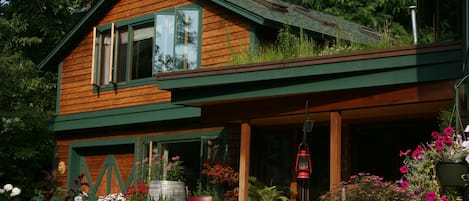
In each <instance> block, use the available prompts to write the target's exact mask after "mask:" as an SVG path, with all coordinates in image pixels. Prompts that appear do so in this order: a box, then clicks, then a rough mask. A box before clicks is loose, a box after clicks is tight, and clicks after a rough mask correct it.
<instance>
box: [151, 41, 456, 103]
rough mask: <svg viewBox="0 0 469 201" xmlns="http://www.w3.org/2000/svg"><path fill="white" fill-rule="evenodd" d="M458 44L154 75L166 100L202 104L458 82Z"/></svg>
mask: <svg viewBox="0 0 469 201" xmlns="http://www.w3.org/2000/svg"><path fill="white" fill-rule="evenodd" d="M461 61H462V54H461V45H460V43H445V44H433V45H427V46H406V47H396V48H386V49H378V50H372V51H364V52H355V53H349V54H341V55H332V56H318V57H309V58H302V59H293V60H285V61H279V62H268V63H258V64H247V65H237V66H226V67H220V68H212V69H198V70H191V71H179V72H169V73H160V74H158V75H157V80H158V88H160V89H164V90H169V91H171V92H172V102H173V103H174V104H183V105H190V106H204V105H212V104H219V103H225V102H236V101H243V100H253V99H261V98H269V97H277V96H289V95H295V94H305V93H316V92H324V91H334V90H344V89H356V88H364V87H378V86H389V85H398V84H408V83H421V82H430V81H438V80H453V79H457V78H460V77H461V76H462V75H463V72H462V62H461Z"/></svg>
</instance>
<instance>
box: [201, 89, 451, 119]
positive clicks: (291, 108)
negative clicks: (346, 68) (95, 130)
mask: <svg viewBox="0 0 469 201" xmlns="http://www.w3.org/2000/svg"><path fill="white" fill-rule="evenodd" d="M453 87H454V82H453V81H447V80H445V81H439V82H430V83H424V84H422V83H421V84H409V85H399V86H385V87H375V88H363V89H353V90H340V91H328V92H319V93H314V94H308V95H304V94H302V95H297V96H282V97H274V98H269V99H261V100H251V101H240V102H233V103H224V104H217V105H208V106H204V107H202V118H203V120H205V121H231V120H242V119H255V118H263V117H272V116H285V115H294V114H303V113H304V109H305V108H304V106H303V105H304V100H305V99H309V100H312V101H311V104H310V108H309V111H310V112H313V113H318V112H329V111H335V110H352V109H362V108H369V107H380V106H388V105H400V104H413V103H422V102H432V101H444V100H452V97H454V89H453ZM317 97H321V98H317ZM285 103H288V104H285ZM279 105H281V106H282V107H278V106H279Z"/></svg>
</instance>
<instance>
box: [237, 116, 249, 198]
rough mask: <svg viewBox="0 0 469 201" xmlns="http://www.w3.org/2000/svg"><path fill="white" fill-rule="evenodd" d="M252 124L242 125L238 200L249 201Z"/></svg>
mask: <svg viewBox="0 0 469 201" xmlns="http://www.w3.org/2000/svg"><path fill="white" fill-rule="evenodd" d="M250 148H251V124H250V123H249V122H243V123H241V147H240V154H239V194H238V200H248V188H249V160H250V159H249V156H250V154H251V150H250Z"/></svg>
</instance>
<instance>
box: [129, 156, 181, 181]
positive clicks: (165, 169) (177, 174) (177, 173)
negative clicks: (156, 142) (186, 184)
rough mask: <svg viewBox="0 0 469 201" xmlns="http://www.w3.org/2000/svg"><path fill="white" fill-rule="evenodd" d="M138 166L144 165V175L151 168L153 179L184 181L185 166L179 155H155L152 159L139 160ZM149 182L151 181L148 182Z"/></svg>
mask: <svg viewBox="0 0 469 201" xmlns="http://www.w3.org/2000/svg"><path fill="white" fill-rule="evenodd" d="M136 165H137V167H140V166H141V167H142V173H143V176H146V175H147V174H148V171H149V170H150V169H151V179H152V180H168V181H183V180H184V177H183V173H184V167H183V166H182V161H181V160H180V158H179V156H174V157H172V158H171V159H168V158H167V156H165V155H161V156H160V155H158V154H155V155H153V157H152V159H151V165H150V159H149V158H145V159H143V160H142V162H141V163H140V162H137V164H136ZM147 183H149V182H147Z"/></svg>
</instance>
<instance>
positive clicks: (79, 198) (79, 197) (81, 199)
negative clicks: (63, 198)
mask: <svg viewBox="0 0 469 201" xmlns="http://www.w3.org/2000/svg"><path fill="white" fill-rule="evenodd" d="M73 201H83V198H81V196H75V198H73Z"/></svg>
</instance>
